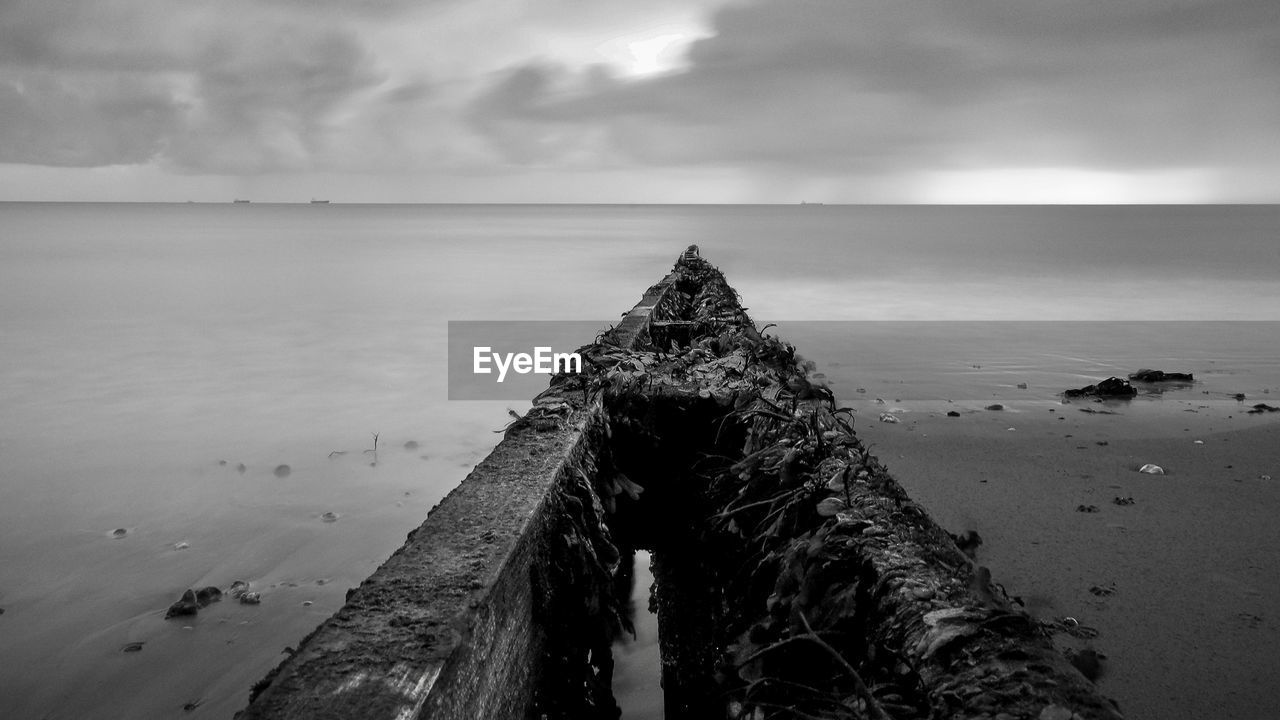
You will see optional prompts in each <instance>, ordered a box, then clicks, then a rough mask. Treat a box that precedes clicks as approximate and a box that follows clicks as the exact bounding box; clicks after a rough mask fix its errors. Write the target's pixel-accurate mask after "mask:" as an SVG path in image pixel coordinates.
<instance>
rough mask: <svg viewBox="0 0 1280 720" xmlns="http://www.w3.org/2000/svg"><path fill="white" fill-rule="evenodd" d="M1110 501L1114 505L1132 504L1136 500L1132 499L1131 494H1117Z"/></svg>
mask: <svg viewBox="0 0 1280 720" xmlns="http://www.w3.org/2000/svg"><path fill="white" fill-rule="evenodd" d="M1111 502H1112V503H1114V504H1116V505H1132V504H1134V503H1135V502H1137V500H1134V499H1133V496H1132V495H1130V496H1128V497H1120V496H1119V495H1117V496H1116V497H1115V498H1114V499H1113V500H1112V501H1111Z"/></svg>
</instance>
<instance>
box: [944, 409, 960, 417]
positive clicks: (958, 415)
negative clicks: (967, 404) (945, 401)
mask: <svg viewBox="0 0 1280 720" xmlns="http://www.w3.org/2000/svg"><path fill="white" fill-rule="evenodd" d="M947 417H960V413H958V412H956V411H955V410H952V411H950V412H948V413H947Z"/></svg>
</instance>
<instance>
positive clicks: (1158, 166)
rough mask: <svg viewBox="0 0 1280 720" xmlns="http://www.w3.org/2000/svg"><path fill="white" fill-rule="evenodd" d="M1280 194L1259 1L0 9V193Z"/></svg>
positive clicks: (385, 197)
mask: <svg viewBox="0 0 1280 720" xmlns="http://www.w3.org/2000/svg"><path fill="white" fill-rule="evenodd" d="M233 197H239V198H246V199H253V200H254V201H273V202H305V201H306V200H308V199H312V198H324V199H329V200H332V201H334V202H621V203H666V202H673V203H770V202H781V203H792V202H800V201H809V202H830V203H881V202H904V203H1006V202H1007V203H1024V202H1026V203H1201V202H1280V2H1276V0H1124V2H1104V1H1102V0H1087V1H1078V0H963V1H957V0H898V1H895V2H887V1H881V0H644V2H637V1H636V0H182V1H181V2H180V1H179V0H56V1H51V0H0V200H101V201H174V202H180V201H184V200H198V201H218V202H225V201H228V200H230V199H231V198H233Z"/></svg>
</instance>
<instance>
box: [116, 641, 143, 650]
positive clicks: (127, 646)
mask: <svg viewBox="0 0 1280 720" xmlns="http://www.w3.org/2000/svg"><path fill="white" fill-rule="evenodd" d="M145 644H146V643H145V642H131V643H126V644H125V646H124V647H122V648H120V652H142V646H143V645H145Z"/></svg>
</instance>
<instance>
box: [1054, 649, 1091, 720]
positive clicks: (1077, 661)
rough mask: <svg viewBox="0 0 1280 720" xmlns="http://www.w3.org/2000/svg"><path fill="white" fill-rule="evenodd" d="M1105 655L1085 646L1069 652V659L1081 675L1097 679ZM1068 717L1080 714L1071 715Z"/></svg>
mask: <svg viewBox="0 0 1280 720" xmlns="http://www.w3.org/2000/svg"><path fill="white" fill-rule="evenodd" d="M1104 657H1106V656H1105V655H1103V654H1101V653H1099V652H1098V651H1097V650H1094V649H1093V648H1085V649H1083V650H1078V651H1076V652H1071V653H1068V654H1067V659H1068V660H1070V661H1071V664H1072V665H1074V666H1075V668H1076V669H1077V670H1079V671H1080V674H1081V675H1083V676H1085V678H1087V679H1089V680H1097V679H1098V676H1099V675H1101V674H1102V659H1103V658H1104ZM1042 717H1043V715H1042ZM1068 717H1079V716H1078V715H1070V716H1068Z"/></svg>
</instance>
